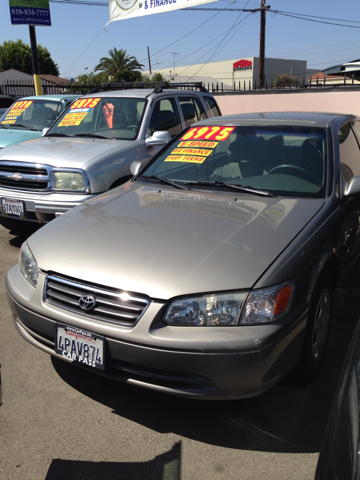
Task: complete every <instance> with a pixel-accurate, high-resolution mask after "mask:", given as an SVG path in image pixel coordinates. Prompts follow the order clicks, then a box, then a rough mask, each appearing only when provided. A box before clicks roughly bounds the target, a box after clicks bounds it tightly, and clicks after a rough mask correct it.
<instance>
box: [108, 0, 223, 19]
mask: <svg viewBox="0 0 360 480" xmlns="http://www.w3.org/2000/svg"><path fill="white" fill-rule="evenodd" d="M214 1H217V0H109V13H110V22H113V21H115V20H122V19H124V18H132V17H142V16H144V15H152V14H154V13H164V12H173V11H174V10H179V9H182V8H188V7H194V6H195V5H201V4H203V3H211V2H214Z"/></svg>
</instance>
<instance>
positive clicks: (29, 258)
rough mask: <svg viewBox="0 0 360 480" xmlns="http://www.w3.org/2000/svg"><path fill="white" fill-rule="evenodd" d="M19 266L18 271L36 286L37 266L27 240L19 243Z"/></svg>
mask: <svg viewBox="0 0 360 480" xmlns="http://www.w3.org/2000/svg"><path fill="white" fill-rule="evenodd" d="M19 266H20V271H21V273H22V274H23V275H24V277H25V278H26V280H27V281H28V282H29V283H31V285H32V286H33V287H36V284H37V281H38V276H39V268H38V266H37V263H36V260H35V258H34V255H33V254H32V253H31V250H30V248H29V246H28V244H27V242H24V243H23V244H22V245H21V249H20V254H19Z"/></svg>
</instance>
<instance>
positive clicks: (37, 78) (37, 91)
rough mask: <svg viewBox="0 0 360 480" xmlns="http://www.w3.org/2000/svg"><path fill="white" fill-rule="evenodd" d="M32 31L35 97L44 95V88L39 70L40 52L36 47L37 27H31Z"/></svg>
mask: <svg viewBox="0 0 360 480" xmlns="http://www.w3.org/2000/svg"><path fill="white" fill-rule="evenodd" d="M29 31H30V43H31V54H32V66H33V75H34V85H35V95H42V94H43V92H42V86H41V77H40V70H39V57H38V50H37V45H36V33H35V26H34V25H29Z"/></svg>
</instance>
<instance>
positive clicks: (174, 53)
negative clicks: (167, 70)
mask: <svg viewBox="0 0 360 480" xmlns="http://www.w3.org/2000/svg"><path fill="white" fill-rule="evenodd" d="M169 53H172V54H173V55H174V77H175V75H176V73H175V55H179V53H177V52H169Z"/></svg>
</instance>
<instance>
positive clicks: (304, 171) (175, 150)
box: [143, 125, 326, 197]
mask: <svg viewBox="0 0 360 480" xmlns="http://www.w3.org/2000/svg"><path fill="white" fill-rule="evenodd" d="M325 134H326V132H325V129H321V128H309V127H245V126H244V127H242V126H239V127H234V126H232V127H229V126H225V125H224V126H221V125H214V126H208V125H206V126H196V127H190V128H189V129H188V130H186V131H185V132H183V133H182V134H181V135H180V136H179V137H177V138H176V141H174V142H171V143H170V144H169V145H168V146H167V147H166V148H165V150H163V151H162V153H161V154H160V155H159V156H158V157H157V158H156V160H155V161H154V162H153V163H152V164H151V165H149V167H148V168H147V169H146V170H145V171H144V172H143V173H144V174H145V175H150V176H151V175H156V176H159V177H166V178H167V179H170V180H173V181H178V182H184V183H189V182H194V183H196V182H225V183H229V184H234V185H243V186H248V187H253V188H257V189H264V190H267V191H271V192H274V193H275V194H278V195H290V196H293V195H300V196H309V197H323V196H324V192H325V178H326V148H325V145H326V142H325ZM145 172H146V173H145Z"/></svg>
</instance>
